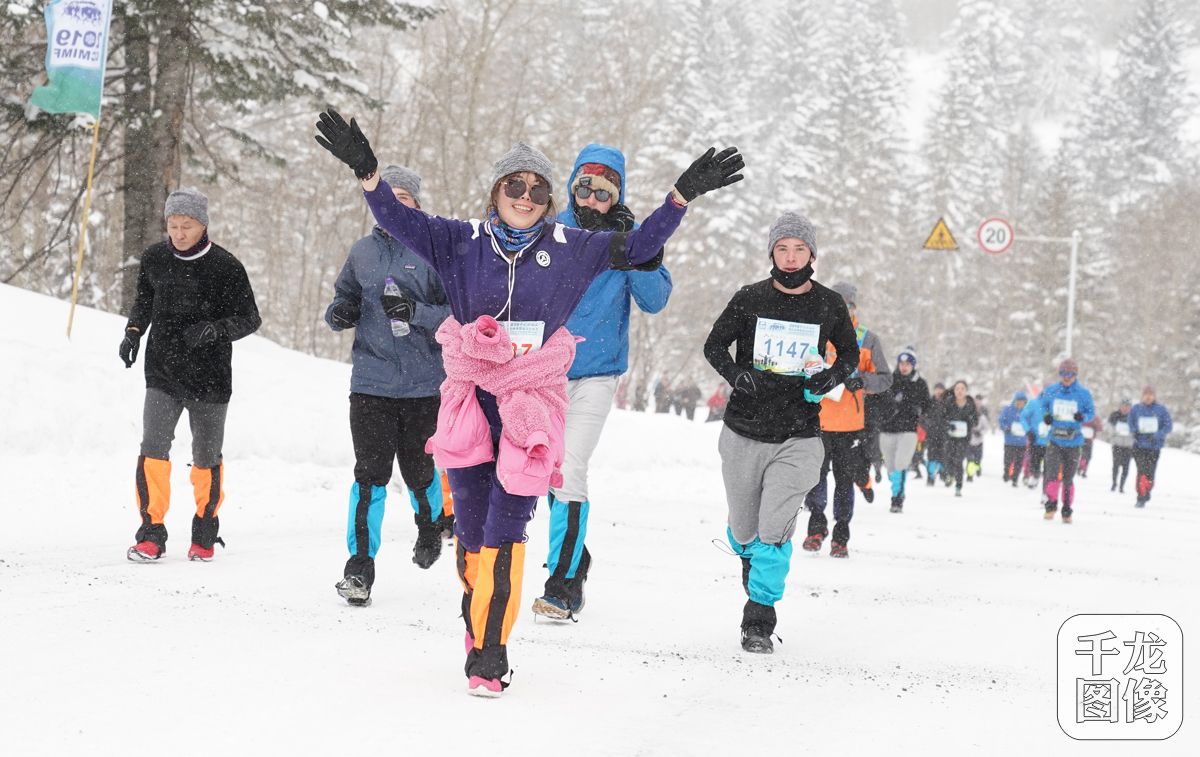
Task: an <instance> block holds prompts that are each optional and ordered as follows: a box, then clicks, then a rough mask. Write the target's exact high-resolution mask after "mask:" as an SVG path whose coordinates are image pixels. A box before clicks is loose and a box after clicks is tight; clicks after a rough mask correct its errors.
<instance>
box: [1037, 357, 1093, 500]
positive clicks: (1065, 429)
mask: <svg viewBox="0 0 1200 757" xmlns="http://www.w3.org/2000/svg"><path fill="white" fill-rule="evenodd" d="M1058 378H1059V382H1058V383H1056V384H1051V385H1050V386H1048V387H1046V388H1045V389H1044V390H1042V396H1041V397H1039V398H1038V403H1039V404H1040V406H1041V410H1042V422H1043V423H1045V424H1047V425H1048V426H1049V427H1050V432H1049V434H1047V436H1048V438H1049V442H1048V444H1047V445H1046V459H1045V462H1044V466H1045V468H1044V473H1043V484H1042V490H1043V492H1044V493H1045V495H1046V498H1045V500H1043V504H1044V505H1045V507H1046V520H1053V519H1054V513H1055V512H1057V510H1058V500H1059V497H1060V496H1061V497H1062V521H1063V523H1070V522H1071V514H1072V512H1073V507H1072V505H1073V504H1074V501H1075V484H1074V479H1075V471H1076V470H1077V469H1078V467H1079V452H1080V449H1081V448H1082V447H1083V431H1082V426H1083V424H1084V423H1087V422H1088V421H1090V420H1092V419H1093V418H1095V417H1096V406H1095V404H1094V403H1093V402H1092V393H1091V392H1089V391H1088V390H1087V389H1084V388H1083V386H1081V385H1080V384H1079V365H1078V364H1077V363H1076V362H1075V360H1074V359H1072V358H1067V359H1065V360H1063V361H1062V363H1060V364H1059V366H1058Z"/></svg>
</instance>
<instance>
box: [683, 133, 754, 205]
mask: <svg viewBox="0 0 1200 757" xmlns="http://www.w3.org/2000/svg"><path fill="white" fill-rule="evenodd" d="M713 153H716V155H714V154H713ZM745 167H746V163H745V161H743V160H742V156H741V155H739V154H738V149H737V148H736V147H726V148H725V149H724V150H722V151H721V152H719V153H718V152H717V148H715V147H710V148H708V152H706V153H704V154H703V155H701V156H700V157H699V158H697V159H696V162H695V163H692V164H691V165H690V166H688V169H687V170H686V171H684V172H683V173H682V174H680V176H679V179H678V181H676V182H675V191H677V192H679V194H680V195H681V196H682V197H683V199H684V200H685V201H687V202H691V201H692V200H694V199H696V198H697V197H699V196H700V195H702V194H704V193H705V192H711V191H713V190H714V189H720V188H721V187H727V186H729V185H730V184H734V183H736V182H739V181H741V180H742V179H744V178H745V177H744V176H742V175H741V174H739V173H738V171H740V170H742V169H743V168H745ZM735 174H736V175H735Z"/></svg>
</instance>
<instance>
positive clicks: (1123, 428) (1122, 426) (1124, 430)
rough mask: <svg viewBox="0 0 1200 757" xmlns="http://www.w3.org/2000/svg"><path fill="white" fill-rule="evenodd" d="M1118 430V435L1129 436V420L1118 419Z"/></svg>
mask: <svg viewBox="0 0 1200 757" xmlns="http://www.w3.org/2000/svg"><path fill="white" fill-rule="evenodd" d="M1116 431H1117V436H1129V423H1128V421H1117V425H1116Z"/></svg>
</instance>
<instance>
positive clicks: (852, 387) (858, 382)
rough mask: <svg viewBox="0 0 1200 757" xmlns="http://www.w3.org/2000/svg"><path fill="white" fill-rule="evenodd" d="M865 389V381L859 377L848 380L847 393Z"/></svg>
mask: <svg viewBox="0 0 1200 757" xmlns="http://www.w3.org/2000/svg"><path fill="white" fill-rule="evenodd" d="M862 388H863V380H862V379H861V378H860V377H858V376H851V377H850V378H848V379H846V391H849V392H857V391H858V390H859V389H862Z"/></svg>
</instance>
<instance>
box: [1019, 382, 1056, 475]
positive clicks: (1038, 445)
mask: <svg viewBox="0 0 1200 757" xmlns="http://www.w3.org/2000/svg"><path fill="white" fill-rule="evenodd" d="M1043 415H1045V413H1043V412H1042V403H1041V401H1040V399H1039V398H1038V397H1034V398H1033V399H1031V400H1029V402H1027V403H1026V404H1025V409H1024V410H1022V411H1021V425H1022V426H1023V427H1024V428H1025V439H1026V441H1027V442H1028V447H1027V452H1028V453H1029V464H1028V466H1026V468H1025V486H1027V487H1029V488H1030V489H1034V488H1037V485H1038V481H1040V480H1041V478H1042V459H1043V458H1045V457H1046V444H1047V442H1049V438H1048V436H1047V435H1048V434H1049V433H1050V426H1049V424H1047V423H1043V422H1042V416H1043Z"/></svg>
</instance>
